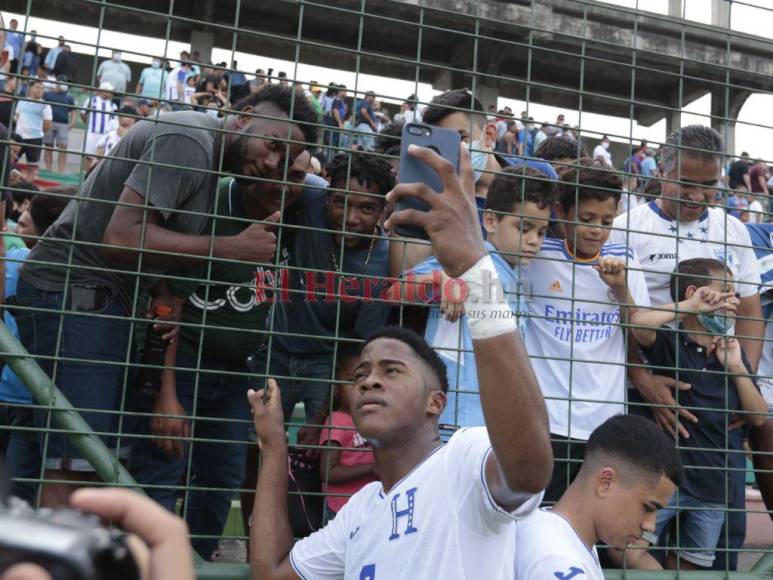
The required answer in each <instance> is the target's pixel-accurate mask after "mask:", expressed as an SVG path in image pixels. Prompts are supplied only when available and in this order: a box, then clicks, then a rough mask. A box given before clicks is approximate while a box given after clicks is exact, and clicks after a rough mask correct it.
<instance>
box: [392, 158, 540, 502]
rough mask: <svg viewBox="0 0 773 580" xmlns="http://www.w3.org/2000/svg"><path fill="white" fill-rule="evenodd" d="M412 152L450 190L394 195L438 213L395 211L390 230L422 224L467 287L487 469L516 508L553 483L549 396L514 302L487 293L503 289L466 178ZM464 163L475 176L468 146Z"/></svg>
mask: <svg viewBox="0 0 773 580" xmlns="http://www.w3.org/2000/svg"><path fill="white" fill-rule="evenodd" d="M409 153H410V154H411V155H414V156H416V157H418V158H419V159H421V160H422V161H424V162H425V163H427V164H429V165H430V166H431V167H433V168H434V169H435V170H436V171H437V172H438V174H439V175H440V177H441V178H442V179H443V184H444V186H445V190H444V191H443V192H442V193H441V194H437V193H435V192H434V191H433V190H431V189H430V187H429V186H427V185H424V184H421V183H412V184H400V185H398V186H397V187H396V188H395V189H394V190H393V191H392V192H391V193H390V194H389V195H388V196H387V199H388V200H389V201H390V202H393V203H394V202H396V201H397V200H398V199H400V198H401V197H417V198H419V199H421V200H423V201H425V202H427V203H428V204H429V206H430V208H431V209H430V211H428V212H421V211H417V210H414V209H408V210H402V211H399V212H395V213H393V214H392V216H391V217H390V218H389V222H388V224H387V226H388V227H389V228H390V229H392V228H394V226H395V225H399V224H407V223H410V224H415V225H419V226H422V227H423V228H424V229H425V230H426V232H427V234H428V235H429V238H430V240H431V242H432V248H433V250H434V253H435V255H436V256H437V258H438V260H439V262H440V263H441V265H442V266H443V268H444V270H445V271H446V273H447V274H448V275H449V276H452V277H458V278H460V279H462V280H463V281H464V282H465V284H466V286H467V291H468V292H467V297H466V299H465V311H466V312H467V313H468V318H469V326H470V334H471V336H472V339H473V348H474V351H475V360H476V367H477V372H478V380H479V384H480V397H481V405H482V407H483V414H484V417H485V420H486V428H487V430H488V433H489V437H490V439H491V445H492V448H493V450H494V453H492V454H491V456H490V458H489V460H488V462H487V464H486V477H487V481H488V484H489V487H490V489H491V490H492V494H493V495H494V499H495V500H496V501H497V503H499V504H500V505H501V506H503V507H506V508H511V509H512V508H516V507H517V506H519V505H520V504H521V503H522V502H523V501H524V500H525V499H527V498H528V497H529V496H530V495H531V494H534V493H538V492H540V491H541V490H542V489H544V487H545V485H547V482H548V481H549V479H550V474H551V469H552V453H551V448H550V435H549V431H548V419H547V412H546V409H545V403H544V401H543V398H542V393H541V391H540V388H539V385H538V383H537V380H536V377H535V376H534V372H533V371H532V369H531V365H530V364H529V359H528V355H527V353H526V350H525V348H524V346H523V342H522V340H521V337H520V335H519V334H518V332H517V327H516V322H515V319H514V318H513V317H512V313H511V312H510V309H509V308H508V306H507V304H506V303H505V302H504V301H502V303H498V302H491V301H490V300H488V301H487V300H484V295H485V296H491V295H494V293H491V292H488V290H490V289H488V288H485V285H486V284H491V283H495V280H496V278H497V273H496V269H495V267H494V263H493V261H492V259H491V256H489V254H488V253H487V252H486V249H485V247H484V245H483V239H482V237H481V233H480V225H479V222H478V216H477V212H476V209H475V206H474V205H473V203H472V202H471V200H470V198H469V196H467V195H465V193H464V191H463V186H462V184H461V180H460V179H459V177H458V176H457V175H456V173H455V171H454V168H453V166H452V165H451V163H449V162H448V161H446V160H445V159H443V158H442V157H440V156H439V155H437V154H436V153H434V152H433V151H432V150H430V149H426V148H420V147H411V148H410V149H409ZM460 158H461V172H462V174H464V173H465V172H469V171H471V167H470V156H469V153H468V151H467V149H466V147H465V146H464V145H462V152H461V156H460ZM500 294H501V293H500Z"/></svg>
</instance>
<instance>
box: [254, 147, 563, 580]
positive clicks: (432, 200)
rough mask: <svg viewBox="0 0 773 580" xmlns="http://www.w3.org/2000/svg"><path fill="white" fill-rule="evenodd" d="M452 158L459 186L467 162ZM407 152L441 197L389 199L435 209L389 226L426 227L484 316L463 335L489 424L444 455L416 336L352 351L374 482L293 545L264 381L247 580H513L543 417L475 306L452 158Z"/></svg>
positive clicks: (257, 415) (275, 421)
mask: <svg viewBox="0 0 773 580" xmlns="http://www.w3.org/2000/svg"><path fill="white" fill-rule="evenodd" d="M461 149H462V150H461V159H462V162H461V166H462V175H464V176H465V177H467V178H469V175H468V173H469V172H471V171H472V169H471V164H470V157H469V154H468V153H467V150H466V149H464V148H461ZM409 153H410V154H411V155H414V156H416V157H417V158H418V159H420V160H421V161H423V162H425V163H427V164H428V165H430V167H432V168H433V169H435V171H437V172H438V174H439V175H440V176H441V177H442V179H443V182H444V184H445V191H444V192H443V193H442V194H441V195H437V194H436V193H434V192H432V193H430V192H429V191H428V190H426V189H425V188H424V187H423V185H422V184H401V185H399V186H397V187H396V188H395V189H394V190H393V191H392V192H390V194H389V195H388V197H387V199H388V200H389V202H391V203H394V202H396V201H398V200H399V199H401V198H403V197H417V198H420V199H422V200H424V201H426V202H427V203H428V204H429V206H430V208H431V209H430V210H429V211H428V212H413V211H411V210H403V211H398V212H395V213H393V214H392V215H391V216H390V218H389V220H388V222H387V225H388V226H389V227H393V226H395V225H400V224H406V223H413V224H415V225H418V226H421V227H423V228H424V229H425V230H426V231H427V232H428V234H429V237H430V240H431V242H432V247H433V250H434V252H435V255H436V256H437V257H438V260H439V261H440V263H441V264H442V266H443V268H444V270H445V271H446V272H447V274H448V275H449V276H458V277H460V278H461V279H462V280H463V281H464V283H465V284H466V285H467V287H468V289H469V291H468V298H466V299H465V307H467V308H469V307H471V306H473V305H474V306H475V307H476V308H478V309H480V310H481V311H482V312H481V316H479V317H477V318H475V319H474V320H471V321H470V334H471V336H472V341H473V348H474V350H475V356H476V362H477V369H478V380H479V383H480V391H481V401H482V406H483V412H484V415H485V417H486V427H485V428H480V427H479V428H470V429H463V430H460V431H458V432H456V433H455V434H454V435H453V436H452V437H451V439H450V440H449V441H448V443H446V444H443V442H442V441H441V439H440V433H439V429H438V418H439V416H440V414H441V413H442V412H443V407H444V406H445V402H446V395H445V393H446V391H447V389H448V382H447V379H446V372H445V371H446V369H445V365H444V364H443V363H442V361H441V360H440V358H439V357H438V356H437V353H435V352H434V351H433V350H432V348H431V347H429V345H427V343H426V342H425V341H424V340H423V339H422V338H421V337H420V336H418V335H416V334H415V333H412V332H410V331H408V330H405V329H399V328H394V327H393V328H387V329H385V330H384V331H382V332H381V333H379V334H377V335H376V336H374V337H372V338H371V339H369V340H368V341H367V342H366V343H365V345H364V347H363V349H362V352H361V354H360V362H359V364H358V366H357V368H356V369H355V387H356V390H355V392H354V400H353V401H352V402H353V407H354V408H353V410H352V412H353V420H354V424H355V426H356V427H357V430H358V432H359V433H360V434H361V435H362V436H363V437H365V438H366V439H367V440H368V441H370V442H371V443H372V445H373V452H374V454H375V457H376V464H377V466H378V473H379V475H380V478H381V482H374V483H371V484H368V485H367V486H365V487H364V488H362V489H361V490H360V491H358V492H357V493H356V494H354V495H353V496H352V498H351V499H350V500H349V502H348V503H347V504H346V505H345V506H344V507H343V508H342V509H341V511H340V512H338V515H337V516H336V518H335V519H334V520H333V521H332V522H331V523H329V524H328V525H327V526H326V527H325V528H323V529H322V530H320V531H318V532H315V533H314V534H312V535H311V536H309V537H308V538H305V539H303V540H301V541H299V542H298V543H296V544H295V545H293V538H292V534H291V531H290V527H289V522H288V518H287V501H286V499H287V444H286V437H285V427H284V423H283V419H284V418H283V416H282V406H281V400H280V399H281V397H280V394H279V388H278V387H277V385H276V383H275V382H274V381H273V380H270V381H269V386H268V391H267V392H263V391H260V392H258V393H255V392H253V391H251V392H250V393H249V398H250V402H251V405H252V410H253V415H254V419H255V430H256V432H257V435H258V437H259V439H260V442H261V445H262V459H263V461H262V464H261V468H260V473H259V478H258V485H257V489H256V498H255V508H254V511H253V514H252V529H251V532H250V551H251V554H250V565H251V572H252V578H254V579H256V580H257V579H258V578H259V579H260V580H296V579H299V578H301V579H302V578H309V579H310V578H314V579H315V580H319V579H331V580H332V579H334V578H335V579H339V578H346V579H355V580H368V579H370V580H374V579H381V578H388V579H390V580H401V579H409V578H410V579H414V578H443V579H444V580H455V579H460V580H461V579H468V578H485V579H486V580H499V579H506V580H509V579H511V578H513V574H514V570H513V565H512V563H513V560H514V558H515V550H516V547H515V520H516V519H519V518H522V517H524V516H525V515H527V514H528V513H531V511H533V509H535V507H536V505H537V504H538V502H539V501H540V498H541V490H542V488H543V487H544V486H545V484H546V483H547V481H548V479H549V477H550V469H551V465H552V458H551V453H550V444H549V438H548V430H547V417H546V413H545V406H544V402H543V400H542V395H541V393H540V391H539V386H538V384H537V382H536V378H535V377H534V375H533V373H532V372H531V367H530V366H529V360H528V356H527V355H526V351H525V349H524V348H523V344H522V343H521V339H520V336H519V334H518V331H517V327H516V323H515V321H514V320H513V318H512V317H506V316H502V315H503V314H505V313H506V312H507V306H506V305H503V304H501V303H498V302H496V303H491V302H485V301H483V300H482V298H483V283H484V280H486V279H487V278H493V279H496V278H497V274H496V268H495V266H494V264H493V261H492V259H491V256H490V255H489V254H488V252H487V250H486V248H485V246H484V245H483V239H482V236H481V232H480V225H479V221H478V218H477V213H476V210H475V207H474V206H473V204H472V203H471V201H470V198H469V197H468V195H467V192H465V191H464V190H463V188H462V185H461V183H462V182H461V181H460V180H459V178H458V177H457V176H456V174H455V171H454V168H453V167H452V165H451V164H450V163H449V162H448V161H446V160H444V159H442V158H441V157H440V156H439V155H437V154H436V153H434V152H433V151H431V150H429V149H426V148H417V147H411V148H410V149H409ZM265 395H267V398H266V397H265Z"/></svg>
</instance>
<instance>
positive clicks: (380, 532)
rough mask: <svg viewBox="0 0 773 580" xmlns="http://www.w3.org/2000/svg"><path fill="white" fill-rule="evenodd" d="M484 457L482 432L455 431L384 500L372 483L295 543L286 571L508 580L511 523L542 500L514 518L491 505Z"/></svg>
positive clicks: (311, 575) (349, 579)
mask: <svg viewBox="0 0 773 580" xmlns="http://www.w3.org/2000/svg"><path fill="white" fill-rule="evenodd" d="M490 452H491V444H490V443H489V438H488V434H487V433H486V430H485V429H484V428H481V427H473V428H469V429H463V430H461V431H457V432H456V433H455V434H454V435H453V436H452V437H451V439H450V440H449V442H448V443H447V444H446V445H444V446H442V447H438V448H436V449H435V451H433V452H432V454H431V455H430V456H429V457H427V458H426V459H425V460H424V461H423V462H422V463H421V464H419V465H418V466H416V467H415V468H414V470H413V471H411V472H410V473H409V474H408V475H407V476H406V477H405V478H404V479H403V480H402V481H401V482H399V483H397V484H396V485H394V486H393V487H392V489H390V490H389V492H388V493H384V490H383V488H382V486H381V483H380V482H376V483H371V484H369V485H368V486H366V487H365V488H363V489H361V490H360V491H359V492H357V493H356V494H355V495H354V496H352V498H351V499H350V500H349V502H348V503H347V504H346V505H345V506H344V507H343V509H342V510H341V511H340V512H339V513H338V515H337V516H336V518H335V519H334V520H333V521H332V522H330V524H328V526H326V527H325V528H323V529H322V530H320V531H318V532H316V533H314V534H312V535H311V536H309V537H308V538H305V539H303V540H300V541H299V542H298V543H297V544H295V546H294V547H293V550H292V552H291V553H290V559H291V562H292V564H293V569H294V570H295V572H296V573H297V574H298V575H299V576H300V577H301V578H304V579H308V580H312V579H315V580H316V579H319V580H327V579H330V580H332V579H334V578H344V579H346V580H362V579H365V578H367V579H369V580H372V579H378V580H380V579H382V578H384V579H387V578H443V579H446V580H451V579H454V578H460V579H461V578H490V579H500V578H502V579H506V578H512V561H513V558H514V557H515V544H516V540H515V527H516V524H515V520H516V519H518V518H522V517H524V516H526V515H528V514H529V513H530V512H531V511H532V510H534V509H535V508H536V507H537V506H538V505H539V502H540V499H541V497H542V494H538V495H535V496H534V497H533V498H532V499H530V500H528V501H526V502H525V503H524V504H522V505H521V506H520V507H519V508H518V510H516V511H515V512H513V513H508V512H506V511H504V510H503V509H502V508H500V507H499V506H498V505H496V503H494V500H493V499H492V497H491V492H490V491H489V489H488V486H487V484H486V479H485V477H484V465H485V459H486V457H487V456H488V454H489V453H490ZM438 538H443V541H442V542H438Z"/></svg>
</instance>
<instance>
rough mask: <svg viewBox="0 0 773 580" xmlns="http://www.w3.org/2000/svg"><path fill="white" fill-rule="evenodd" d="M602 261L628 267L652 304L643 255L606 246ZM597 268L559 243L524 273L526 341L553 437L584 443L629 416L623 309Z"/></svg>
mask: <svg viewBox="0 0 773 580" xmlns="http://www.w3.org/2000/svg"><path fill="white" fill-rule="evenodd" d="M601 255H602V256H608V257H612V258H617V259H620V260H623V261H625V262H626V263H627V265H628V268H629V269H628V288H629V291H630V293H631V296H632V297H633V299H634V302H635V303H636V304H637V305H639V306H649V304H650V301H649V296H648V295H647V285H646V283H645V282H644V276H642V273H641V266H640V265H639V260H638V259H637V257H636V254H635V253H634V252H633V251H632V250H630V249H628V250H626V248H625V247H624V246H621V245H619V244H609V243H607V244H605V245H604V246H603V247H602V248H601ZM592 264H593V260H587V261H584V260H577V259H575V258H573V257H572V256H571V254H570V253H569V251H568V250H567V248H566V244H565V242H564V241H563V240H558V239H554V238H552V239H546V240H545V242H544V243H543V244H542V249H541V250H540V251H539V253H538V254H537V256H536V257H535V258H534V259H533V260H532V262H531V263H530V264H529V266H528V268H526V269H525V270H524V274H523V280H524V281H523V285H524V287H525V289H526V290H525V291H526V296H527V299H526V304H527V306H528V311H529V331H528V332H527V333H526V336H525V337H524V342H525V344H526V350H527V351H528V352H529V356H530V360H531V366H532V368H533V369H534V372H535V373H536V375H537V379H538V380H539V383H540V387H541V388H542V394H543V395H545V405H546V406H547V409H548V418H549V419H550V432H551V433H553V434H554V435H560V436H562V437H573V438H575V439H582V440H586V439H588V437H590V434H591V433H592V432H593V430H594V429H595V428H596V427H598V426H599V425H601V423H603V422H604V421H605V420H607V419H608V418H609V417H612V416H613V415H618V414H620V413H623V412H624V411H625V409H624V408H623V403H624V401H625V340H624V332H623V329H622V328H621V326H620V324H621V321H620V307H619V306H618V305H617V303H616V302H615V301H614V299H613V297H612V291H611V290H610V288H609V286H607V285H606V284H605V283H604V281H603V280H602V279H601V278H600V277H599V274H598V272H596V270H594V269H593V266H592ZM610 401H611V402H610ZM570 422H571V425H570Z"/></svg>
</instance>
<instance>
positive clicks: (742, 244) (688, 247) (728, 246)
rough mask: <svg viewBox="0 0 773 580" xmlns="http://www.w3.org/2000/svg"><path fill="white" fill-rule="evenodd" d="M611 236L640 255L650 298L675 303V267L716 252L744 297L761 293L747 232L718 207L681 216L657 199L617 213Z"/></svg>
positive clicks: (741, 224)
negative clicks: (693, 218)
mask: <svg viewBox="0 0 773 580" xmlns="http://www.w3.org/2000/svg"><path fill="white" fill-rule="evenodd" d="M614 227H615V229H613V230H612V233H611V235H610V241H611V242H614V243H616V244H624V245H626V246H628V247H629V248H633V250H634V251H635V252H636V254H637V255H638V257H639V260H640V261H641V266H642V268H643V269H644V276H645V278H646V280H647V287H648V289H649V293H650V299H651V300H652V303H653V304H655V305H656V306H662V305H664V304H671V303H673V300H672V299H671V294H670V292H669V288H670V284H671V273H672V272H673V271H674V269H675V268H676V265H677V264H678V263H679V262H681V261H683V260H689V259H691V258H716V259H718V260H720V261H722V262H724V263H725V264H727V266H728V267H729V268H730V271H731V272H732V273H733V278H734V281H735V284H736V291H737V292H738V293H739V295H740V296H741V297H746V296H752V295H754V294H756V293H757V291H758V287H759V284H760V266H759V262H758V261H757V259H756V257H755V256H754V251H753V250H752V247H751V246H752V244H751V239H750V238H749V232H748V231H747V230H746V228H745V227H744V225H743V223H741V221H740V220H738V219H736V218H734V217H733V216H730V215H728V214H727V213H725V212H724V211H723V210H721V209H719V208H714V207H712V208H708V209H707V211H706V212H704V214H703V215H702V216H701V217H700V219H698V221H694V222H677V221H674V220H672V219H671V218H670V217H668V216H667V215H666V214H665V213H663V211H662V210H661V209H660V207H659V206H658V205H657V203H655V202H654V201H651V202H650V203H648V204H646V205H642V206H640V207H637V208H636V209H634V210H632V211H630V212H628V213H625V214H622V215H619V216H617V218H616V219H615V223H614Z"/></svg>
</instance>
